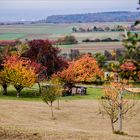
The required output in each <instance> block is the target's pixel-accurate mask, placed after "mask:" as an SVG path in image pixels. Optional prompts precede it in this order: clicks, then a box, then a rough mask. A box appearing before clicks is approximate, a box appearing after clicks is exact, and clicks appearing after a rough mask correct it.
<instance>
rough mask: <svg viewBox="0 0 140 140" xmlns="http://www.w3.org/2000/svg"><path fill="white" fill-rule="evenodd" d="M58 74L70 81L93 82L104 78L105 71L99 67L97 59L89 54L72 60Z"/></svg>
mask: <svg viewBox="0 0 140 140" xmlns="http://www.w3.org/2000/svg"><path fill="white" fill-rule="evenodd" d="M58 75H59V76H60V77H61V78H63V79H64V80H66V81H67V82H70V83H76V82H82V83H86V82H88V83H91V82H95V81H97V80H102V79H103V71H102V70H101V69H100V68H99V66H98V64H97V61H96V60H95V59H94V58H93V57H92V56H91V55H89V54H86V55H84V56H82V57H81V58H80V59H78V60H76V61H74V62H72V63H71V64H70V65H69V67H68V68H67V69H65V70H64V71H62V72H60V73H58Z"/></svg>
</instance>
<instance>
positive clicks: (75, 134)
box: [0, 100, 140, 140]
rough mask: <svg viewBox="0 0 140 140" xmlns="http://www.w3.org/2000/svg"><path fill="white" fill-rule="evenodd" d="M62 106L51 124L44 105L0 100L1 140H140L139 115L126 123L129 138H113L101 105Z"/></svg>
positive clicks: (82, 102)
mask: <svg viewBox="0 0 140 140" xmlns="http://www.w3.org/2000/svg"><path fill="white" fill-rule="evenodd" d="M61 105H62V106H61V110H57V109H55V119H54V120H52V119H51V114H50V109H49V107H48V106H47V105H46V104H45V103H43V102H27V101H12V100H0V126H1V127H0V139H2V140H4V139H5V140H21V139H25V140H28V139H29V140H139V139H140V113H139V114H137V115H136V116H135V117H134V118H133V119H131V120H127V123H126V122H124V131H125V132H126V133H128V135H127V136H120V135H115V134H112V132H111V127H110V122H109V120H108V119H107V118H103V117H102V116H101V115H100V114H99V104H98V101H95V100H72V101H62V102H61ZM55 106H56V105H55ZM137 106H140V102H139V103H138V104H137Z"/></svg>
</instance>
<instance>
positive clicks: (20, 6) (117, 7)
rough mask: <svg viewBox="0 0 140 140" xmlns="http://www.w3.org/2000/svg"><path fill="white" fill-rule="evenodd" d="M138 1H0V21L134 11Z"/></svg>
mask: <svg viewBox="0 0 140 140" xmlns="http://www.w3.org/2000/svg"><path fill="white" fill-rule="evenodd" d="M137 3H138V0H0V21H12V20H37V19H43V18H46V17H47V16H49V15H58V14H74V13H94V12H103V11H105V12H106V11H136V8H137V7H138V4H137Z"/></svg>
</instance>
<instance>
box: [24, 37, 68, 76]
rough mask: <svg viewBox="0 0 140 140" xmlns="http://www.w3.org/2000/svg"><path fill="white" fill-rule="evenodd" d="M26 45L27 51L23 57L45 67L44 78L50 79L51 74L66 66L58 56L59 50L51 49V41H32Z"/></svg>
mask: <svg viewBox="0 0 140 140" xmlns="http://www.w3.org/2000/svg"><path fill="white" fill-rule="evenodd" d="M28 45H29V50H28V51H27V52H26V53H24V55H23V56H26V57H28V58H29V59H30V60H31V61H36V62H37V63H40V64H41V65H42V66H45V67H47V71H46V77H50V76H51V75H52V74H53V73H55V72H57V71H60V70H62V69H63V68H64V67H66V66H67V62H66V61H64V60H63V58H62V57H61V56H60V55H59V53H60V50H59V49H58V48H57V47H53V45H52V42H51V41H49V40H32V41H29V42H28Z"/></svg>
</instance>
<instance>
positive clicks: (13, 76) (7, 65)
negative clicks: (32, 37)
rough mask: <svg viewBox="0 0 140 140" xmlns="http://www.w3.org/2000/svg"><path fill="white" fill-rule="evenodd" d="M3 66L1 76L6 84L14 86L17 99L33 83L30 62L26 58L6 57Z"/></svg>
mask: <svg viewBox="0 0 140 140" xmlns="http://www.w3.org/2000/svg"><path fill="white" fill-rule="evenodd" d="M3 65H4V69H3V71H1V75H2V76H4V77H5V79H6V81H7V82H9V83H11V84H12V85H14V87H15V89H16V90H17V97H19V95H20V92H21V90H22V89H23V88H24V87H31V86H33V84H34V83H35V81H36V73H35V69H34V67H31V65H30V61H29V60H27V59H26V58H21V57H20V56H18V55H13V56H10V57H7V59H6V60H4V64H3Z"/></svg>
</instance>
